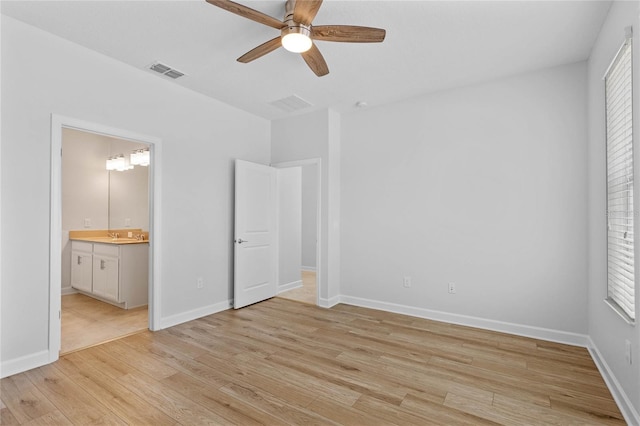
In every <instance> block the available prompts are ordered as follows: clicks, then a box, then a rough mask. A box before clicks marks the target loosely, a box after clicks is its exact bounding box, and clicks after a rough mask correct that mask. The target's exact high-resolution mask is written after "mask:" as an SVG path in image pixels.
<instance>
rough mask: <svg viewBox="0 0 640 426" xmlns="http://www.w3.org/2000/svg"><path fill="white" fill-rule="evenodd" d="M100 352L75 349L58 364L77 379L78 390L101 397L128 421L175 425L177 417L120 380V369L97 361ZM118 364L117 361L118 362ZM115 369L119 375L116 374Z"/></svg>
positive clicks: (104, 403)
mask: <svg viewBox="0 0 640 426" xmlns="http://www.w3.org/2000/svg"><path fill="white" fill-rule="evenodd" d="M96 354H99V352H98V351H96V350H92V351H91V352H89V351H81V352H75V353H73V354H70V355H67V356H65V357H64V358H62V359H60V360H59V361H58V362H57V363H56V364H55V365H54V366H55V368H57V369H59V370H60V371H61V372H62V373H64V374H65V375H66V376H67V377H69V378H70V379H71V380H73V381H74V383H75V384H76V386H77V389H78V392H86V393H87V394H89V395H91V396H93V397H94V398H96V399H98V400H99V401H100V402H101V403H102V405H104V406H106V407H107V408H109V410H110V411H111V413H113V414H114V415H115V416H117V417H118V418H121V419H122V420H124V421H125V422H126V423H128V424H134V425H135V424H153V425H173V424H175V423H176V421H175V419H172V418H171V417H169V416H167V415H165V414H164V413H163V412H161V411H160V410H159V409H158V408H156V407H154V406H153V405H151V404H148V403H147V402H146V401H144V400H143V399H142V398H140V397H138V396H137V395H136V394H135V393H133V392H131V391H130V390H129V389H127V388H126V387H125V386H123V385H121V384H120V383H118V382H117V378H119V377H122V374H120V373H119V370H118V369H116V368H113V367H111V366H109V365H108V364H105V363H104V362H103V361H101V360H96V358H95V355H96ZM114 362H115V363H116V364H117V360H116V361H114ZM114 372H115V373H116V374H114Z"/></svg>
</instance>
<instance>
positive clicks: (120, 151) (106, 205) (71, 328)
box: [60, 127, 150, 355]
mask: <svg viewBox="0 0 640 426" xmlns="http://www.w3.org/2000/svg"><path fill="white" fill-rule="evenodd" d="M148 150H149V145H148V144H146V143H140V142H132V141H128V140H124V139H119V138H114V137H110V136H105V135H101V134H96V133H90V132H86V131H82V130H78V129H71V128H66V127H65V128H63V129H62V241H61V243H62V265H61V268H62V277H61V279H62V301H61V310H62V313H61V322H62V324H61V342H60V354H61V355H64V354H66V353H69V352H74V351H76V350H79V349H84V348H87V347H91V346H95V345H98V344H101V343H104V342H108V341H111V340H115V339H118V338H121V337H124V336H128V335H130V334H134V333H136V332H140V331H144V330H147V329H148V324H149V316H148V300H147V299H148V293H149V290H148V284H149V277H148V275H149V274H148V270H149V260H148V259H149V256H148V251H149V238H148V234H149V217H150V211H149V167H148V166H149V162H147V161H144V162H141V161H137V160H138V155H144V153H145V152H147V151H148ZM132 153H133V155H134V157H130V156H131V154H132ZM130 158H134V159H135V161H134V163H139V164H137V165H134V164H131V160H130ZM114 159H117V160H121V161H122V162H123V164H120V165H119V166H120V167H116V164H115V161H117V160H114ZM125 160H126V164H125ZM145 160H146V159H145ZM109 162H110V163H109ZM109 235H112V236H113V237H112V238H105V237H108V236H109ZM134 236H135V237H134ZM92 238H94V239H92ZM105 239H106V240H107V241H106V242H104V240H105ZM125 244H126V246H125ZM132 244H137V245H139V246H136V247H133V246H130V245H132ZM105 250H108V251H110V252H111V253H109V255H108V256H107V255H106V254H105V253H104V251H105ZM113 255H115V256H113ZM134 257H135V259H134ZM110 268H111V269H110ZM103 276H104V278H105V280H104V283H103V284H105V285H101V283H100V279H101V277H103ZM107 278H109V279H110V281H107V280H106V279H107ZM132 290H135V291H136V292H137V293H139V294H132Z"/></svg>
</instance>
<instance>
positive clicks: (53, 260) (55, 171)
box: [48, 114, 162, 362]
mask: <svg viewBox="0 0 640 426" xmlns="http://www.w3.org/2000/svg"><path fill="white" fill-rule="evenodd" d="M63 128H68V129H75V130H80V131H84V132H88V133H96V134H99V135H103V136H108V137H115V138H118V139H125V140H130V141H132V142H140V143H144V144H147V145H149V151H150V154H151V164H150V165H149V168H150V170H149V329H150V330H152V331H153V330H158V329H159V328H160V318H161V315H160V307H161V304H160V291H161V285H160V284H161V270H160V265H161V261H160V255H161V233H160V229H161V214H160V213H161V210H160V205H161V192H160V189H161V185H160V181H161V179H160V177H161V170H162V140H161V139H160V138H157V137H155V136H148V135H143V134H140V133H135V132H132V131H129V130H124V129H119V128H115V127H110V126H106V125H102V124H98V123H92V122H89V121H85V120H80V119H77V118H73V117H66V116H63V115H58V114H51V189H50V205H49V207H50V213H49V214H50V225H49V245H50V247H49V250H50V256H49V348H48V351H49V362H53V361H56V360H57V359H58V358H59V352H60V340H61V316H62V311H61V304H62V300H61V297H62V294H61V293H62V288H61V287H62V244H61V242H62V129H63ZM105 160H106V159H105Z"/></svg>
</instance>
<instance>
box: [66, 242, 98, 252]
mask: <svg viewBox="0 0 640 426" xmlns="http://www.w3.org/2000/svg"><path fill="white" fill-rule="evenodd" d="M71 250H73V251H86V252H88V253H91V252H92V251H93V243H85V242H84V241H71Z"/></svg>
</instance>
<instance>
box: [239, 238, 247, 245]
mask: <svg viewBox="0 0 640 426" xmlns="http://www.w3.org/2000/svg"><path fill="white" fill-rule="evenodd" d="M236 242H237V243H238V244H242V243H248V242H249V241H247V240H243V239H242V238H238V240H237V241H236Z"/></svg>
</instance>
